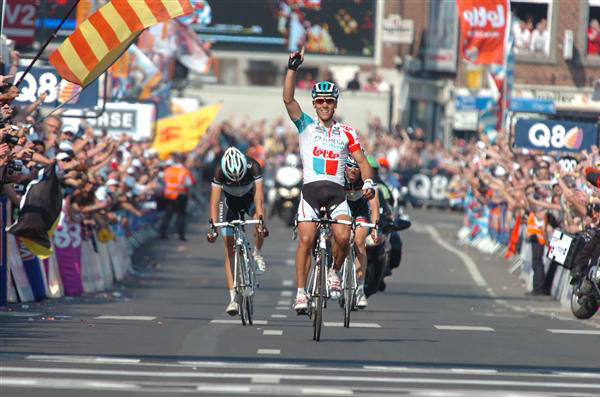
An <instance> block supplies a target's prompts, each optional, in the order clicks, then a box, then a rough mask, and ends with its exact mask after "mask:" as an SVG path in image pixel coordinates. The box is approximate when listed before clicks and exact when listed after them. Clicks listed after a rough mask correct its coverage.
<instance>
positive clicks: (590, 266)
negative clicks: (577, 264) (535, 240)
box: [547, 229, 600, 320]
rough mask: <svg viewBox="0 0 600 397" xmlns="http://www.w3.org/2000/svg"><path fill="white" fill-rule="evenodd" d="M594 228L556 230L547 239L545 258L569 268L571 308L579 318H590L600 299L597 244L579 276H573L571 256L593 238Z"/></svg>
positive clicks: (599, 266) (599, 250) (596, 309)
mask: <svg viewBox="0 0 600 397" xmlns="http://www.w3.org/2000/svg"><path fill="white" fill-rule="evenodd" d="M594 233H595V230H593V229H589V230H586V231H584V232H581V233H578V234H576V235H570V234H567V233H563V232H561V231H560V230H555V231H554V234H553V235H552V238H551V240H550V244H549V249H548V254H547V256H548V258H550V259H552V260H554V261H556V262H557V263H558V264H559V265H561V266H563V267H564V268H565V269H568V270H570V271H571V282H570V284H571V286H572V292H571V297H570V306H571V312H572V313H573V315H574V316H575V317H577V318H578V319H582V320H586V319H589V318H591V317H592V316H593V315H594V314H596V312H597V311H598V306H599V302H600V246H596V247H594V249H593V250H592V252H590V254H591V256H590V257H589V258H585V261H586V262H587V264H586V265H585V266H584V267H583V269H581V270H582V272H581V274H580V275H579V276H577V277H573V270H574V269H573V266H574V260H575V257H576V255H577V253H579V252H580V251H581V250H582V249H583V248H584V247H585V246H586V245H587V244H589V243H590V241H591V240H592V239H593V235H594Z"/></svg>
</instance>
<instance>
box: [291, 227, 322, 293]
mask: <svg viewBox="0 0 600 397" xmlns="http://www.w3.org/2000/svg"><path fill="white" fill-rule="evenodd" d="M316 234H317V224H316V223H312V222H300V223H298V247H297V248H296V280H297V284H298V289H304V288H306V276H307V275H308V270H309V268H310V266H309V265H310V255H311V250H312V247H313V242H314V240H315V235H316Z"/></svg>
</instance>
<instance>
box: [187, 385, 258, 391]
mask: <svg viewBox="0 0 600 397" xmlns="http://www.w3.org/2000/svg"><path fill="white" fill-rule="evenodd" d="M196 391H202V392H217V393H219V392H220V393H250V386H234V385H231V386H230V385H226V386H223V385H210V384H209V385H200V386H198V387H196Z"/></svg>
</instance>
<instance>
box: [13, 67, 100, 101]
mask: <svg viewBox="0 0 600 397" xmlns="http://www.w3.org/2000/svg"><path fill="white" fill-rule="evenodd" d="M24 71H25V68H24V67H19V70H18V72H17V75H16V76H15V81H19V79H20V78H21V75H22V74H23V72H24ZM19 89H20V90H21V94H20V95H19V96H18V97H17V98H16V99H15V102H16V103H17V104H18V105H22V106H23V105H24V106H27V105H29V104H31V103H33V102H35V101H36V100H37V99H38V98H39V97H40V95H41V94H42V93H45V94H46V99H44V102H43V103H42V106H48V107H57V106H59V105H62V104H63V103H65V102H67V101H69V99H70V98H71V97H73V95H75V94H76V93H77V92H80V91H81V87H80V86H78V85H77V84H73V83H71V82H69V81H67V80H63V78H62V77H60V75H59V74H58V73H57V72H56V70H54V68H52V67H34V68H31V71H30V72H29V73H27V75H25V79H24V80H23V81H22V82H21V84H20V85H19ZM97 105H98V80H96V81H94V82H93V83H91V84H90V85H89V86H88V87H86V89H85V90H83V91H82V92H81V94H80V95H78V96H76V97H75V98H73V99H72V100H70V101H69V102H68V103H67V104H66V105H65V106H64V107H65V108H67V109H88V108H94V107H95V106H97Z"/></svg>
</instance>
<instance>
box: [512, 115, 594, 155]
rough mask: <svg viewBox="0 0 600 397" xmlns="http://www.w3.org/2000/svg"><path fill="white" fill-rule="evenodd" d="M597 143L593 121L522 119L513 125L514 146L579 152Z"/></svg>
mask: <svg viewBox="0 0 600 397" xmlns="http://www.w3.org/2000/svg"><path fill="white" fill-rule="evenodd" d="M597 144H598V126H597V125H596V124H595V123H585V122H579V121H566V120H540V119H522V120H518V121H517V125H516V126H515V146H517V147H520V148H525V149H533V150H543V151H545V152H573V153H576V152H580V151H582V150H589V149H590V147H591V146H592V145H597Z"/></svg>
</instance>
